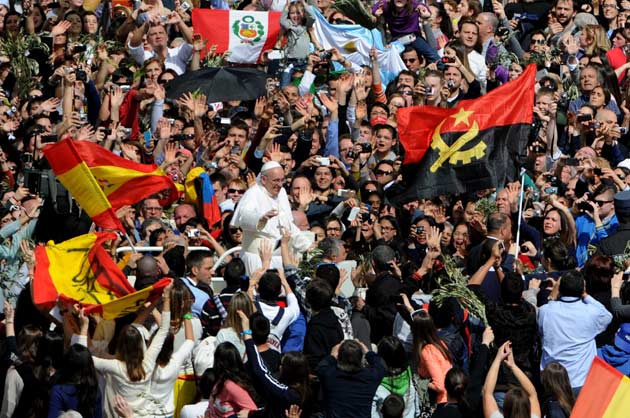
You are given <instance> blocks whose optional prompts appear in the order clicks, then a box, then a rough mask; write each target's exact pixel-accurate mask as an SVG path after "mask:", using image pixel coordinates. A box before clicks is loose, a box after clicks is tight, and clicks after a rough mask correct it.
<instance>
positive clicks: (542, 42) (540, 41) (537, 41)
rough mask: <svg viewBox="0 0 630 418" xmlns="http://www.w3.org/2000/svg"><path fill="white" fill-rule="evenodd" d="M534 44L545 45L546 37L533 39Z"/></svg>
mask: <svg viewBox="0 0 630 418" xmlns="http://www.w3.org/2000/svg"><path fill="white" fill-rule="evenodd" d="M532 43H533V44H539V45H543V44H544V43H545V40H544V39H532Z"/></svg>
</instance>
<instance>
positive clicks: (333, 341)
mask: <svg viewBox="0 0 630 418" xmlns="http://www.w3.org/2000/svg"><path fill="white" fill-rule="evenodd" d="M341 340H343V331H342V330H341V325H340V324H339V321H338V320H337V315H335V313H334V312H333V310H332V309H331V308H326V309H322V310H321V311H319V312H318V313H316V314H315V315H313V316H312V317H311V320H310V321H309V322H308V327H306V336H305V337H304V354H306V356H307V357H308V363H309V366H310V367H311V370H314V369H315V367H317V365H318V364H319V362H320V361H321V360H322V359H323V358H324V357H326V356H327V355H329V354H330V350H331V349H332V348H333V347H334V346H335V345H337V344H338V343H339V342H341Z"/></svg>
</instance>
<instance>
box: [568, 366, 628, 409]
mask: <svg viewBox="0 0 630 418" xmlns="http://www.w3.org/2000/svg"><path fill="white" fill-rule="evenodd" d="M628 417H630V379H628V377H627V376H624V375H623V374H622V373H620V372H619V371H618V370H616V369H615V368H613V367H612V366H611V365H609V364H608V363H606V362H605V361H604V360H602V359H600V358H599V357H595V360H594V361H593V365H592V366H591V371H590V372H589V373H588V376H587V377H586V382H584V386H583V387H582V390H581V391H580V396H579V397H578V399H577V402H576V403H575V406H574V407H573V412H572V413H571V418H628Z"/></svg>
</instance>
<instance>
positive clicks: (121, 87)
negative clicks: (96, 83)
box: [120, 85, 131, 93]
mask: <svg viewBox="0 0 630 418" xmlns="http://www.w3.org/2000/svg"><path fill="white" fill-rule="evenodd" d="M120 90H121V91H122V92H123V93H127V92H129V90H131V86H127V85H123V86H120Z"/></svg>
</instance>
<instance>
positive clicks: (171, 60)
mask: <svg viewBox="0 0 630 418" xmlns="http://www.w3.org/2000/svg"><path fill="white" fill-rule="evenodd" d="M127 50H128V51H129V55H131V57H132V58H133V59H134V61H136V62H137V63H138V64H140V65H143V64H144V62H145V61H146V60H148V59H151V58H153V57H155V55H156V54H155V51H152V50H151V51H147V50H146V49H144V45H143V44H140V45H138V46H131V43H128V44H127ZM192 51H193V47H192V45H191V44H189V43H187V42H184V43H182V44H181V45H180V46H178V47H177V48H168V49H167V52H166V61H164V67H165V68H166V69H167V70H173V71H175V72H176V73H177V75H182V74H184V73H185V72H186V68H187V67H188V62H189V61H190V57H191V56H192Z"/></svg>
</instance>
